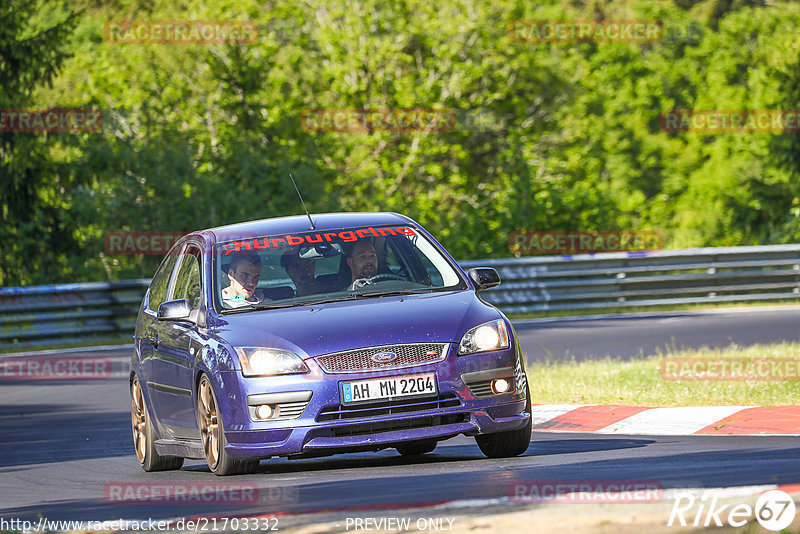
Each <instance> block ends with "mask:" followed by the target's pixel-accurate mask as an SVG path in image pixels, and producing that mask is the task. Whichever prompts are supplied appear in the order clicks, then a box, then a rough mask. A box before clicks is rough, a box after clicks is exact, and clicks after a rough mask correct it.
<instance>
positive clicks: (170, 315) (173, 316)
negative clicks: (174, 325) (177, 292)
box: [157, 299, 193, 322]
mask: <svg viewBox="0 0 800 534" xmlns="http://www.w3.org/2000/svg"><path fill="white" fill-rule="evenodd" d="M191 313H192V306H191V304H190V303H189V301H188V300H187V299H178V300H168V301H167V302H163V303H162V304H161V305H160V306H159V307H158V315H157V317H158V319H159V320H161V321H191V322H193V321H192V320H191V319H190V318H189V315H190V314H191Z"/></svg>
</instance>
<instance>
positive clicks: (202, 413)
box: [197, 375, 259, 477]
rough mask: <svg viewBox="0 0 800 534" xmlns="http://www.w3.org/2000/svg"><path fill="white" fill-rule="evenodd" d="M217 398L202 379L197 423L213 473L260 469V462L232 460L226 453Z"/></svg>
mask: <svg viewBox="0 0 800 534" xmlns="http://www.w3.org/2000/svg"><path fill="white" fill-rule="evenodd" d="M217 406H219V405H218V404H217V397H216V395H214V389H213V388H212V387H211V382H210V381H209V380H208V377H207V376H206V375H203V376H202V377H201V378H200V385H199V387H198V388H197V420H198V421H197V422H198V426H199V428H200V436H201V438H202V441H203V452H205V455H206V462H207V463H208V467H209V468H210V469H211V472H212V473H214V474H215V475H217V476H221V477H224V476H230V475H244V474H248V473H252V472H253V471H255V470H256V468H257V467H258V463H259V461H258V460H240V459H237V458H231V457H230V456H228V454H227V453H226V452H225V445H227V444H228V440H227V439H225V429H224V428H223V427H222V419H221V418H220V417H219V411H218V409H217Z"/></svg>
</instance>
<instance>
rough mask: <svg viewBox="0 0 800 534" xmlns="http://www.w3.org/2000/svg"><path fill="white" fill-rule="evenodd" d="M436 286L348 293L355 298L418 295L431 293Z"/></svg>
mask: <svg viewBox="0 0 800 534" xmlns="http://www.w3.org/2000/svg"><path fill="white" fill-rule="evenodd" d="M434 291H436V288H417V289H394V290H391V291H370V292H368V293H355V292H352V293H350V294H351V295H353V296H355V297H357V298H370V297H393V296H396V295H418V294H423V293H432V292H434Z"/></svg>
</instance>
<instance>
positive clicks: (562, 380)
mask: <svg viewBox="0 0 800 534" xmlns="http://www.w3.org/2000/svg"><path fill="white" fill-rule="evenodd" d="M663 356H667V357H670V358H761V359H763V358H766V359H770V358H793V359H794V358H800V343H779V344H773V345H754V346H751V347H747V348H741V347H737V346H735V345H731V346H730V347H727V348H725V349H720V350H712V349H702V350H697V351H684V352H675V351H669V352H667V353H666V354H664V355H663ZM661 359H662V356H651V357H647V358H640V359H636V360H633V361H622V360H619V359H615V358H612V357H607V358H605V359H602V360H593V361H585V362H575V361H569V360H568V361H564V362H561V361H550V362H544V363H536V362H534V363H531V364H530V365H528V368H527V373H528V382H529V384H530V387H531V399H532V402H533V403H534V404H631V405H640V406H722V405H725V406H737V405H738V406H783V405H795V404H798V400H800V381H798V380H794V381H766V380H746V381H745V380H727V381H719V380H692V381H672V380H664V379H663V378H662V377H661V374H660V372H659V362H660V361H661Z"/></svg>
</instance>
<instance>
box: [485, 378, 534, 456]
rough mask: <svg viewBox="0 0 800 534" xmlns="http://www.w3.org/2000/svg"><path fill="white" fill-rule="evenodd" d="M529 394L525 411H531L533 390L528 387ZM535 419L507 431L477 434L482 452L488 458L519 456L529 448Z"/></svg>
mask: <svg viewBox="0 0 800 534" xmlns="http://www.w3.org/2000/svg"><path fill="white" fill-rule="evenodd" d="M525 389H526V393H527V396H528V400H527V402H525V411H526V412H528V413H529V414H530V413H531V392H530V388H528V387H526V388H525ZM532 424H533V419H532V418H531V419H529V420H528V424H527V425H525V426H524V427H523V428H520V429H517V430H507V431H505V432H495V433H493V434H482V435H479V436H475V441H476V442H477V443H478V447H480V449H481V452H482V453H483V454H485V455H486V456H487V457H488V458H510V457H512V456H519V455H520V454H522V453H524V452H525V451H527V450H528V447H529V446H530V444H531V428H532Z"/></svg>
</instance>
